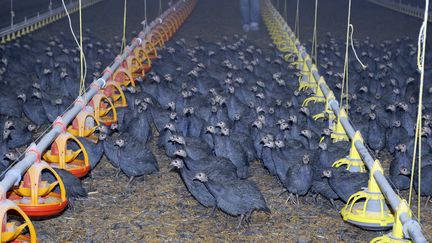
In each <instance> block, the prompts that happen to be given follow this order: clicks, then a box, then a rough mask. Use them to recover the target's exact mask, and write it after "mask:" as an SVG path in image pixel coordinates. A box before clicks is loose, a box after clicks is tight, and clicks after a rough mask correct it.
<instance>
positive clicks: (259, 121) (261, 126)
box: [252, 119, 263, 129]
mask: <svg viewBox="0 0 432 243" xmlns="http://www.w3.org/2000/svg"><path fill="white" fill-rule="evenodd" d="M252 127H256V128H258V129H262V128H263V122H262V121H261V120H258V119H257V120H255V121H254V122H253V123H252Z"/></svg>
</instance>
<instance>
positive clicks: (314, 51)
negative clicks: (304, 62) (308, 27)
mask: <svg viewBox="0 0 432 243" xmlns="http://www.w3.org/2000/svg"><path fill="white" fill-rule="evenodd" d="M317 17H318V0H315V17H314V28H313V33H312V61H314V62H315V65H316V64H318V58H317V42H318V39H317V33H316V32H317Z"/></svg>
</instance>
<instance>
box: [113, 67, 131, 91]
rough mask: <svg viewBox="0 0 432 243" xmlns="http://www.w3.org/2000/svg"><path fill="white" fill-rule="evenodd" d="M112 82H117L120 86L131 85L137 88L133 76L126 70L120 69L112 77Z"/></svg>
mask: <svg viewBox="0 0 432 243" xmlns="http://www.w3.org/2000/svg"><path fill="white" fill-rule="evenodd" d="M112 80H114V81H115V82H117V83H118V84H119V85H120V86H125V87H128V86H129V85H132V87H135V80H134V78H133V75H132V73H131V72H130V71H129V70H128V69H126V68H118V69H117V70H116V71H115V72H114V74H113V75H112Z"/></svg>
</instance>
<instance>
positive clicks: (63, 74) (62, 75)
mask: <svg viewBox="0 0 432 243" xmlns="http://www.w3.org/2000/svg"><path fill="white" fill-rule="evenodd" d="M67 76H68V74H67V72H64V71H62V72H61V73H60V78H61V79H64V78H66V77H67Z"/></svg>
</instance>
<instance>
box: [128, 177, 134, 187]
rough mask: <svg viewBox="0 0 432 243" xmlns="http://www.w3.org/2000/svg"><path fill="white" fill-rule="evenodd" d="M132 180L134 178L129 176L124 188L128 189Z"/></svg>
mask: <svg viewBox="0 0 432 243" xmlns="http://www.w3.org/2000/svg"><path fill="white" fill-rule="evenodd" d="M134 178H135V176H131V177H130V178H129V181H128V183H127V184H126V188H128V187H129V186H130V184H131V183H132V181H133V180H134Z"/></svg>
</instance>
